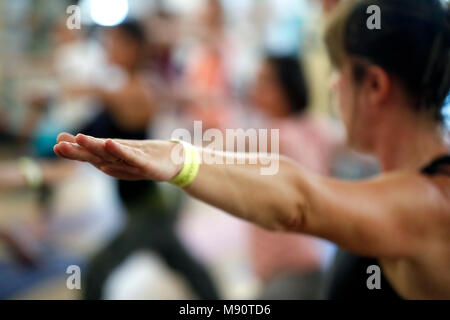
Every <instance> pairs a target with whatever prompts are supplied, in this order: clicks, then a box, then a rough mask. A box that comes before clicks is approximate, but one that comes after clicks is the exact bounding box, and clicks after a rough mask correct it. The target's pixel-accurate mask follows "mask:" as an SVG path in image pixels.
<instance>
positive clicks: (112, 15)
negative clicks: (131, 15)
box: [89, 0, 129, 26]
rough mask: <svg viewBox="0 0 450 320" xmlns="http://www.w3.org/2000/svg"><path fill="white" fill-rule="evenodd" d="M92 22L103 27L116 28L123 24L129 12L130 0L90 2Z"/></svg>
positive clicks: (96, 0) (91, 0)
mask: <svg viewBox="0 0 450 320" xmlns="http://www.w3.org/2000/svg"><path fill="white" fill-rule="evenodd" d="M89 4H90V12H91V17H92V20H93V21H94V22H95V23H96V24H99V25H101V26H115V25H118V24H120V23H121V22H123V21H124V20H125V19H126V17H127V15H128V11H129V5H128V0H90V1H89Z"/></svg>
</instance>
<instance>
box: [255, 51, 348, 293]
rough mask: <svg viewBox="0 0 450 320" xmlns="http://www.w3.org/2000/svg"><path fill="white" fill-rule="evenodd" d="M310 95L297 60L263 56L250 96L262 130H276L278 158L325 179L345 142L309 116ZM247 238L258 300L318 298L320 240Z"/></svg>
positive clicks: (268, 235)
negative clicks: (257, 281)
mask: <svg viewBox="0 0 450 320" xmlns="http://www.w3.org/2000/svg"><path fill="white" fill-rule="evenodd" d="M309 95H310V94H309V88H308V84H307V79H306V77H305V74H304V71H303V66H302V61H301V60H300V59H298V58H297V57H295V56H275V55H267V56H266V57H265V58H264V59H263V61H262V64H261V66H260V68H259V71H258V74H257V78H256V80H255V82H254V84H253V87H252V90H251V95H250V96H251V101H252V104H253V105H254V106H255V107H256V108H257V109H258V110H259V111H260V112H261V113H262V114H263V116H264V118H265V119H266V121H265V122H264V121H263V123H264V124H263V126H264V127H268V129H278V130H280V132H279V134H280V140H279V151H280V154H282V155H285V156H289V157H291V158H292V159H295V160H296V161H298V162H299V163H300V164H302V165H303V166H305V167H307V168H308V169H310V170H311V171H314V172H316V173H320V174H325V175H328V174H329V173H330V162H331V157H332V156H333V154H334V151H335V150H336V148H337V147H338V145H339V144H342V141H343V137H342V138H339V136H342V135H340V134H339V132H338V130H337V129H336V128H334V126H333V125H332V124H331V123H329V122H328V121H327V120H326V119H324V118H320V117H319V116H314V115H312V114H311V112H310V111H309V110H308V108H309ZM250 235H251V238H250V241H251V242H250V245H251V256H252V262H253V266H254V270H255V273H256V275H257V276H258V278H259V279H260V280H262V284H263V289H262V293H261V297H262V298H264V299H314V298H318V297H319V289H320V282H321V279H322V276H321V269H322V267H323V265H324V262H325V258H326V249H327V247H326V246H325V244H324V242H323V241H322V240H320V239H318V238H314V237H311V236H307V235H294V234H279V233H274V232H270V231H267V230H264V229H262V228H259V227H253V226H252V227H251V234H250ZM281 287H282V288H283V289H282V290H281Z"/></svg>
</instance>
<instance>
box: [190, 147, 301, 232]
mask: <svg viewBox="0 0 450 320" xmlns="http://www.w3.org/2000/svg"><path fill="white" fill-rule="evenodd" d="M211 152H212V151H209V150H205V149H204V151H203V152H202V153H203V155H204V154H205V153H211ZM249 156H250V155H247V161H246V164H237V163H236V161H235V160H236V154H230V155H229V156H228V157H232V158H233V160H234V163H233V164H206V163H202V164H201V165H200V170H199V173H198V175H197V177H196V179H195V180H194V182H193V183H192V184H190V185H189V186H188V187H186V188H184V189H185V191H186V192H187V193H189V194H190V195H192V196H193V197H195V198H197V199H200V200H202V201H204V202H206V203H209V204H211V205H213V206H215V207H218V208H220V209H222V210H224V211H226V212H229V213H231V214H232V215H234V216H236V217H239V218H242V219H245V220H247V221H250V222H253V223H256V224H258V225H260V226H262V227H265V228H267V229H273V230H298V231H299V230H300V229H301V227H302V222H303V218H304V210H305V207H306V201H305V199H306V198H305V192H304V191H305V188H306V183H305V182H306V180H305V176H304V175H303V174H302V170H301V169H300V168H299V167H298V166H297V165H295V164H294V163H293V162H292V161H290V160H289V159H287V158H284V157H280V158H279V159H269V158H268V156H262V155H258V156H257V158H258V163H257V164H250V163H249V161H248V157H249ZM262 160H265V161H266V162H265V163H267V161H269V160H271V161H279V168H278V171H277V173H276V174H273V175H262V174H261V169H262V167H263V165H262V164H260V163H261V161H262Z"/></svg>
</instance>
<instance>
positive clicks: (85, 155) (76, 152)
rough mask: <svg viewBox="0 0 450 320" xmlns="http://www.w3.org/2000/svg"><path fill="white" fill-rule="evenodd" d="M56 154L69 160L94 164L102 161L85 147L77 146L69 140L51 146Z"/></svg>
mask: <svg viewBox="0 0 450 320" xmlns="http://www.w3.org/2000/svg"><path fill="white" fill-rule="evenodd" d="M53 150H54V151H55V153H56V155H58V156H59V157H61V158H65V159H69V160H77V161H84V162H90V163H92V164H94V165H98V164H100V163H102V159H101V158H99V157H98V156H96V155H95V154H92V153H91V152H89V150H86V149H85V148H83V147H81V146H79V145H78V144H76V143H71V142H66V141H63V142H59V143H58V144H57V145H55V146H54V147H53Z"/></svg>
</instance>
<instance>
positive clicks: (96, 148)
mask: <svg viewBox="0 0 450 320" xmlns="http://www.w3.org/2000/svg"><path fill="white" fill-rule="evenodd" d="M75 139H76V142H77V143H78V144H79V145H80V146H82V147H84V148H86V149H87V150H89V151H90V152H92V153H93V154H95V155H96V156H97V157H99V158H102V159H104V160H106V161H108V162H117V161H118V159H117V157H114V156H112V155H111V154H110V153H108V152H107V151H106V149H105V140H104V139H99V138H94V137H89V136H85V135H83V134H78V135H77V136H76V138H75Z"/></svg>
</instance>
